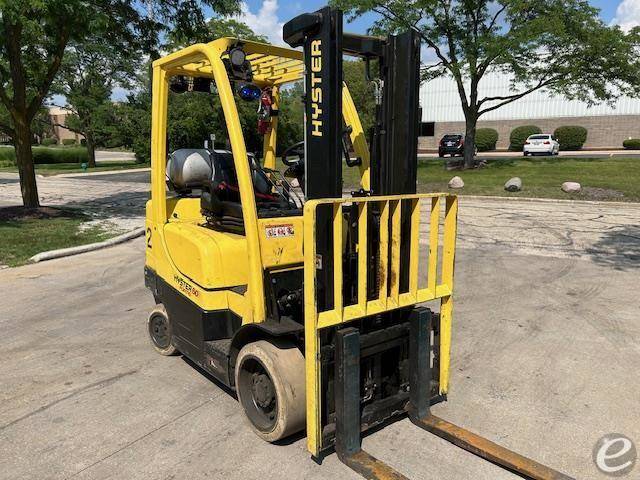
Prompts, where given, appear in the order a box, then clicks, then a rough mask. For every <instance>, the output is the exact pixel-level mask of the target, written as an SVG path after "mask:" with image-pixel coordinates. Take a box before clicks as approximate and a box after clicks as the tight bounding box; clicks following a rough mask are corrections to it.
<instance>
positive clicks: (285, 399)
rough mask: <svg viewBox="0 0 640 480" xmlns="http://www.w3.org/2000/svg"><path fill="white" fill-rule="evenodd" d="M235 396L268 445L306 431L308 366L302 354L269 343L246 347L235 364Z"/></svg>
mask: <svg viewBox="0 0 640 480" xmlns="http://www.w3.org/2000/svg"><path fill="white" fill-rule="evenodd" d="M235 380H236V393H237V394H238V400H239V401H240V405H242V408H243V410H244V413H245V416H246V417H247V419H248V420H249V424H250V425H251V428H252V429H253V431H254V432H255V433H256V434H257V435H258V436H259V437H260V438H262V439H263V440H266V441H267V442H275V441H277V440H280V439H282V438H285V437H288V436H289V435H292V434H294V433H296V432H299V431H300V430H302V429H304V427H305V419H306V405H305V398H306V393H305V365H304V357H303V355H302V353H301V352H300V350H299V349H298V348H297V347H295V346H294V345H292V344H289V343H279V344H278V345H277V346H276V345H274V344H273V343H271V342H268V341H266V340H259V341H257V342H253V343H249V344H248V345H245V346H244V347H243V348H242V350H240V353H239V354H238V358H237V360H236V371H235Z"/></svg>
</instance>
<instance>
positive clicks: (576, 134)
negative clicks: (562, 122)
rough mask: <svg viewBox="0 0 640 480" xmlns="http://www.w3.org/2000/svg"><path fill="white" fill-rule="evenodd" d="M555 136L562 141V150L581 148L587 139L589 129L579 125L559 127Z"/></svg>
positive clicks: (554, 133)
mask: <svg viewBox="0 0 640 480" xmlns="http://www.w3.org/2000/svg"><path fill="white" fill-rule="evenodd" d="M553 136H554V137H556V139H557V140H558V142H560V149H561V150H580V149H581V148H582V146H583V145H584V142H586V141H587V129H586V128H584V127H579V126H566V127H558V128H556V130H555V132H553Z"/></svg>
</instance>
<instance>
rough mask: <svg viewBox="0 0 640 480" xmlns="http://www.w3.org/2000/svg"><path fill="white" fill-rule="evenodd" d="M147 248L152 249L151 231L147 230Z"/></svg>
mask: <svg viewBox="0 0 640 480" xmlns="http://www.w3.org/2000/svg"><path fill="white" fill-rule="evenodd" d="M147 248H151V229H150V228H147Z"/></svg>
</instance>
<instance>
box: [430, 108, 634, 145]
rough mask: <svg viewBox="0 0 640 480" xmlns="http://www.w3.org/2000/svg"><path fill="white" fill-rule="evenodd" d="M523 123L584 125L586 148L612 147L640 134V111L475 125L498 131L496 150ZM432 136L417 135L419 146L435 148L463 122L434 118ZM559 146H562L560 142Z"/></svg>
mask: <svg viewBox="0 0 640 480" xmlns="http://www.w3.org/2000/svg"><path fill="white" fill-rule="evenodd" d="M522 125H536V126H538V127H540V129H542V131H543V132H544V133H553V131H554V130H555V129H556V128H558V127H562V126H566V125H579V126H582V127H584V128H586V129H587V141H586V143H585V144H584V147H583V148H585V149H589V148H593V149H613V148H622V142H623V141H624V140H626V139H628V138H640V115H599V116H576V117H550V118H527V119H512V120H480V121H479V122H478V127H479V128H483V127H487V128H494V129H496V130H497V131H498V143H497V145H496V148H497V149H498V150H506V149H507V148H509V135H510V133H511V131H512V130H513V129H514V128H516V127H519V126H522ZM434 127H435V128H434V136H432V137H420V138H419V139H418V149H420V150H423V151H424V150H437V148H438V142H439V141H440V139H441V138H442V136H443V135H444V134H446V133H462V134H464V131H465V125H464V122H462V121H457V122H455V121H454V122H435V124H434ZM560 148H562V146H560Z"/></svg>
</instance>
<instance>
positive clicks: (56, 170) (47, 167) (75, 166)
mask: <svg viewBox="0 0 640 480" xmlns="http://www.w3.org/2000/svg"><path fill="white" fill-rule="evenodd" d="M148 167H149V164H148V163H137V162H135V161H122V162H102V163H100V162H99V163H98V165H96V167H94V168H88V169H87V172H108V171H112V170H125V169H129V168H148ZM17 171H18V169H17V168H16V167H14V166H11V167H0V172H17ZM36 173H37V174H39V175H44V176H49V175H58V174H60V173H84V170H83V169H82V167H80V164H79V163H51V164H42V165H36Z"/></svg>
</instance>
